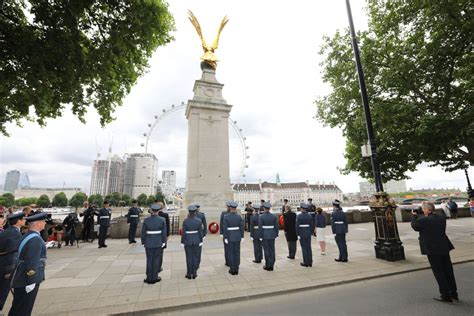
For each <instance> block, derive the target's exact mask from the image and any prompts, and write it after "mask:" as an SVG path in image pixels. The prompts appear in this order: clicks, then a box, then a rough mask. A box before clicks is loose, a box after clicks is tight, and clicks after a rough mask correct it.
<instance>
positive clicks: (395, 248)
mask: <svg viewBox="0 0 474 316" xmlns="http://www.w3.org/2000/svg"><path fill="white" fill-rule="evenodd" d="M346 8H347V16H348V18H349V27H350V32H351V38H352V48H353V50H354V58H355V65H356V69H357V75H358V79H359V86H360V94H361V97H362V104H363V107H364V114H365V123H366V127H367V136H368V140H369V148H368V150H367V152H370V161H371V164H372V172H373V175H374V181H375V189H376V193H375V195H374V196H373V197H371V199H370V209H371V210H372V212H373V214H374V223H375V243H374V249H375V256H376V257H377V258H378V259H384V260H387V261H398V260H405V252H404V249H403V246H402V242H401V240H400V237H399V235H398V227H397V220H396V218H395V209H396V205H395V202H394V201H393V199H391V198H390V197H389V195H388V194H386V193H385V192H383V184H382V174H381V172H380V164H379V161H378V157H377V146H376V141H375V134H374V129H373V127H372V117H371V114H370V107H369V98H368V96H367V89H366V87H365V77H364V71H363V69H362V63H361V61H360V54H359V47H358V45H357V37H356V33H355V29H354V22H353V21H352V12H351V5H350V2H349V0H346Z"/></svg>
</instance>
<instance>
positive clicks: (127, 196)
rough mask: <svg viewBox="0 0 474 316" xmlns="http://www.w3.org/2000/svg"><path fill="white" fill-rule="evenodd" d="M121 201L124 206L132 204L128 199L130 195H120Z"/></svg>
mask: <svg viewBox="0 0 474 316" xmlns="http://www.w3.org/2000/svg"><path fill="white" fill-rule="evenodd" d="M122 201H123V203H124V204H125V205H126V206H128V205H131V204H132V199H131V198H130V195H128V194H123V195H122Z"/></svg>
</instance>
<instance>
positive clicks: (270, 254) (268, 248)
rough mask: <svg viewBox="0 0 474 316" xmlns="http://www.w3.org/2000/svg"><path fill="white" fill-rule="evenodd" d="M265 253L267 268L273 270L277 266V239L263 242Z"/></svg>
mask: <svg viewBox="0 0 474 316" xmlns="http://www.w3.org/2000/svg"><path fill="white" fill-rule="evenodd" d="M263 252H264V254H265V267H267V268H273V266H274V265H275V239H264V240H263Z"/></svg>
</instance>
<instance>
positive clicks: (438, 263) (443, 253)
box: [411, 202, 459, 303]
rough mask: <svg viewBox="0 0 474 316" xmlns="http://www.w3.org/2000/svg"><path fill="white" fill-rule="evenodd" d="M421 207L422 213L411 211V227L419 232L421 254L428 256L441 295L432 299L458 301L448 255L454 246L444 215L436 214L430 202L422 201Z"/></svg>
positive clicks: (447, 301) (451, 265)
mask: <svg viewBox="0 0 474 316" xmlns="http://www.w3.org/2000/svg"><path fill="white" fill-rule="evenodd" d="M421 209H422V212H423V214H418V213H417V212H416V211H412V214H413V218H412V220H411V227H412V228H413V229H414V230H416V231H417V232H419V233H420V237H419V240H420V249H421V254H423V255H426V256H427V257H428V261H429V262H430V265H431V269H432V270H433V274H434V276H435V279H436V282H438V286H439V291H440V293H441V296H440V297H433V299H434V300H436V301H440V302H445V303H452V302H453V300H456V301H458V300H459V299H458V293H457V287H456V280H455V278H454V271H453V264H452V263H451V258H450V256H449V251H451V250H452V249H454V246H453V245H452V244H451V241H449V239H448V236H446V217H445V216H444V215H438V214H436V213H435V212H434V210H435V207H434V204H433V203H431V202H423V204H422V205H421Z"/></svg>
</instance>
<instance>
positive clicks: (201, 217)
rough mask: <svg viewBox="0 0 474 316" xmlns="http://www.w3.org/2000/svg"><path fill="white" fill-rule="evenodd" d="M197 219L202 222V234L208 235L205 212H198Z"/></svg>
mask: <svg viewBox="0 0 474 316" xmlns="http://www.w3.org/2000/svg"><path fill="white" fill-rule="evenodd" d="M196 217H197V218H199V219H200V220H201V222H202V233H203V234H204V236H206V235H207V221H206V215H205V214H204V213H203V212H196Z"/></svg>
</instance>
